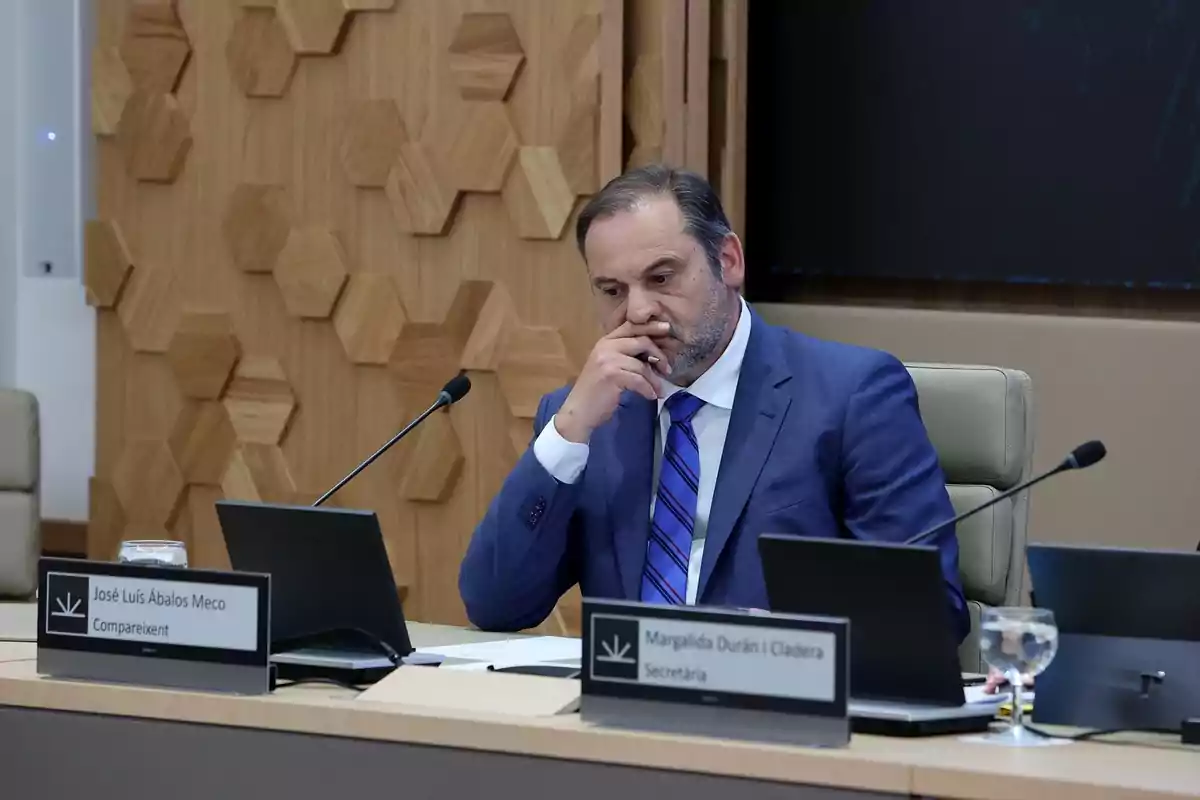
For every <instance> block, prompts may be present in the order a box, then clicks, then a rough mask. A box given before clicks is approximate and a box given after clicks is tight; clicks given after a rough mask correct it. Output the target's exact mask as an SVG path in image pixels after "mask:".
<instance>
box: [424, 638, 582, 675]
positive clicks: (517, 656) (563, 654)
mask: <svg viewBox="0 0 1200 800" xmlns="http://www.w3.org/2000/svg"><path fill="white" fill-rule="evenodd" d="M419 652H421V653H430V654H432V655H439V656H442V657H443V658H447V659H451V658H453V659H462V660H464V661H467V662H470V663H466V664H461V665H454V664H446V665H443V669H451V668H455V667H457V668H459V669H486V668H487V667H488V666H494V667H497V668H503V667H511V666H518V665H520V666H524V665H529V664H545V663H548V662H552V663H557V664H578V663H579V659H580V658H581V656H582V652H583V651H582V645H581V642H580V640H579V639H572V638H569V637H566V636H522V637H516V638H512V639H502V640H500V641H494V642H476V643H473V644H452V645H445V646H444V647H423V648H421V649H420V651H419Z"/></svg>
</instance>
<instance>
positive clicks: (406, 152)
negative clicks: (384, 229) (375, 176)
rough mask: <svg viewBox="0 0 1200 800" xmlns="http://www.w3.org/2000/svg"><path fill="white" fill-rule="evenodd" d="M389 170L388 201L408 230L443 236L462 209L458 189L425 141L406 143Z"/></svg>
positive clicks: (398, 219)
mask: <svg viewBox="0 0 1200 800" xmlns="http://www.w3.org/2000/svg"><path fill="white" fill-rule="evenodd" d="M399 150H400V152H399V155H398V156H397V158H396V160H395V161H394V162H393V163H392V169H391V171H390V172H389V173H388V179H387V185H386V186H385V187H384V191H386V192H387V197H388V201H389V202H390V203H391V206H392V217H393V218H394V219H395V221H396V225H397V227H399V228H400V230H402V231H405V232H406V233H413V234H425V235H433V236H441V235H442V234H444V233H445V232H446V230H447V229H448V228H449V227H450V222H451V220H452V218H453V217H454V212H455V211H456V210H457V208H458V198H459V192H458V189H456V188H454V185H453V181H452V180H451V179H450V177H449V176H448V175H447V172H446V170H445V169H444V168H443V166H442V164H441V160H440V159H439V158H437V156H436V155H435V154H434V153H432V152H430V150H429V148H428V147H426V145H424V144H422V143H421V142H405V143H403V144H401V145H400V148H399Z"/></svg>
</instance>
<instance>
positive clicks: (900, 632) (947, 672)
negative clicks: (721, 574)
mask: <svg viewBox="0 0 1200 800" xmlns="http://www.w3.org/2000/svg"><path fill="white" fill-rule="evenodd" d="M758 550H759V555H760V557H761V559H762V567H763V575H764V578H765V580H766V586H767V597H768V602H769V603H770V606H771V610H772V611H781V612H786V613H793V614H811V615H817V616H829V617H841V618H845V619H849V620H850V695H851V701H852V702H851V715H852V716H853V717H855V719H856V724H855V730H859V731H863V732H866V731H867V730H872V729H871V728H870V725H869V722H868V719H869V718H877V717H887V716H889V715H893V716H894V715H895V714H893V712H898V710H899V709H905V708H907V709H920V711H919V712H918V711H912V712H911V713H901V714H900V716H904V717H905V718H906V719H907V720H908V721H909V722H910V723H912V724H913V725H914V726H915V727H914V731H912V732H918V733H933V732H937V731H938V730H941V731H942V732H950V731H953V730H972V729H979V728H980V727H986V720H987V719H988V718H989V717H990V716H991V715H993V714H994V712H995V709H994V708H992V707H990V706H987V705H983V706H980V707H978V708H974V707H972V706H970V705H968V704H967V703H966V695H965V693H964V691H963V680H962V671H961V668H960V666H959V660H958V642H957V641H956V639H955V636H954V626H953V624H952V618H951V613H950V608H949V604H948V603H947V601H946V587H945V580H944V578H943V576H942V569H941V561H940V559H939V555H938V551H937V549H936V548H935V547H932V546H928V545H904V544H889V543H881V542H863V541H857V540H852V539H832V538H809V537H802V536H791V535H784V534H770V533H767V534H763V535H762V536H760V537H759V539H758ZM875 701H878V702H875ZM884 727H885V728H886V727H887V726H886V725H885V726H884ZM873 732H882V733H891V732H900V733H905V732H909V731H903V730H899V731H893V730H886V729H883V728H881V729H879V730H878V731H873Z"/></svg>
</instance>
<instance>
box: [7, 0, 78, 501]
mask: <svg viewBox="0 0 1200 800" xmlns="http://www.w3.org/2000/svg"><path fill="white" fill-rule="evenodd" d="M81 15H85V16H86V17H87V18H85V16H81ZM0 29H3V30H4V33H3V34H0V36H3V37H10V36H11V37H12V38H13V39H14V40H15V41H12V42H6V43H5V44H6V45H8V46H0V53H3V54H4V56H3V57H4V58H14V59H15V61H16V65H15V66H16V71H15V74H16V76H17V80H16V81H15V92H16V98H15V100H16V107H17V113H15V114H4V115H3V118H2V119H0V129H3V132H0V165H2V164H5V163H8V162H10V161H15V165H16V169H15V172H16V181H15V187H16V191H15V198H12V199H11V200H10V198H9V197H8V196H7V194H6V193H4V194H3V196H0V248H4V247H5V237H4V235H3V229H4V227H5V226H7V225H10V224H12V223H11V222H10V221H12V220H15V237H13V238H15V247H8V248H7V249H5V250H4V251H3V252H4V253H5V254H6V255H7V254H13V253H15V262H16V268H15V269H12V268H11V267H8V269H9V270H10V273H15V274H10V275H9V276H8V278H9V279H15V288H16V292H15V301H16V303H17V306H18V308H17V313H16V325H15V327H16V332H15V337H14V342H15V347H14V350H15V355H14V358H13V362H14V363H13V372H14V375H15V384H16V385H17V386H18V387H20V388H23V389H27V390H29V391H32V392H33V393H34V394H35V395H36V396H37V398H38V402H39V404H40V406H41V414H42V416H41V429H42V489H43V499H42V515H43V517H46V518H53V519H71V520H86V519H87V511H88V501H87V483H88V478H89V477H90V476H91V474H92V465H93V461H94V453H95V405H96V390H95V371H96V367H95V351H96V345H95V314H94V312H93V310H92V309H91V308H90V307H89V306H88V305H87V302H86V299H85V293H84V289H83V284H82V281H81V277H80V276H81V275H82V271H83V269H82V254H83V253H82V230H83V222H84V220H85V219H86V218H87V216H90V215H91V213H92V207H93V204H92V199H91V194H92V190H91V180H90V173H91V159H90V143H91V134H90V130H91V125H90V121H89V109H90V102H89V103H86V104H85V102H84V101H85V100H86V99H87V97H88V92H87V91H85V90H83V87H87V86H88V76H87V67H88V65H89V63H90V53H91V43H90V30H91V25H90V2H88V0H3V2H0ZM85 30H86V31H87V32H85ZM10 54H12V55H10ZM0 74H10V75H11V74H14V73H13V72H8V71H4V72H0ZM67 90H69V95H68V94H67ZM10 91H13V89H3V90H0V97H2V96H3V92H10ZM64 95H66V96H64ZM0 102H3V101H2V100H0ZM51 132H53V137H51V136H50V133H51ZM3 170H4V167H3V166H0V182H3V181H2V177H3ZM0 188H2V187H0ZM6 202H12V204H13V206H15V214H12V213H5V211H7V210H11V209H6V207H5V205H4V204H5V203H6ZM47 259H53V261H54V271H53V273H52V274H51V275H49V276H45V275H38V272H39V269H38V265H39V264H40V263H41V262H42V261H43V260H47ZM5 261H6V262H8V263H10V264H11V263H12V261H13V259H11V258H5ZM0 286H2V284H0ZM2 312H3V305H2V301H0V313H2ZM2 337H3V333H0V344H2V342H3V338H2Z"/></svg>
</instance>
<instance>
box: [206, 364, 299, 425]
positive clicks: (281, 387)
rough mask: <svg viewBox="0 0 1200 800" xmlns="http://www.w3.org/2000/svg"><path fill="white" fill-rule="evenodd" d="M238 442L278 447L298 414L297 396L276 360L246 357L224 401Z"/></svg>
mask: <svg viewBox="0 0 1200 800" xmlns="http://www.w3.org/2000/svg"><path fill="white" fill-rule="evenodd" d="M222 402H223V403H224V404H225V410H226V411H227V412H228V414H229V420H230V423H231V424H232V425H233V430H234V432H235V434H236V435H237V439H238V441H241V442H251V443H256V444H271V445H274V444H279V443H280V442H281V441H282V440H283V437H284V434H285V433H286V432H287V429H288V425H289V424H290V423H291V420H292V416H293V414H294V413H295V411H296V396H295V394H294V393H293V392H292V386H291V384H290V383H288V379H287V375H285V374H284V371H283V367H282V366H281V365H280V363H279V361H278V360H277V359H274V358H271V357H269V356H260V355H254V356H245V357H243V358H242V360H241V361H239V362H238V365H237V369H235V370H234V372H233V380H232V381H230V383H229V386H228V388H226V390H225V396H224V398H223V400H222Z"/></svg>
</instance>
